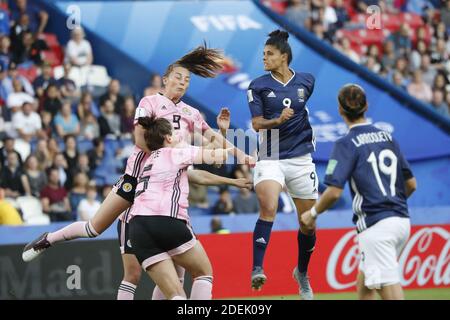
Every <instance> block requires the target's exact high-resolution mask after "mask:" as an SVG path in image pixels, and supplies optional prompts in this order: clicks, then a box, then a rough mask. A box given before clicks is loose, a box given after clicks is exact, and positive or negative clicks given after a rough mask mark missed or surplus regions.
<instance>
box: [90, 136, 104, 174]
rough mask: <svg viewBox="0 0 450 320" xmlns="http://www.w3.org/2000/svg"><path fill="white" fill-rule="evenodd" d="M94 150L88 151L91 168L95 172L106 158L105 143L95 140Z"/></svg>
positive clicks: (98, 139)
mask: <svg viewBox="0 0 450 320" xmlns="http://www.w3.org/2000/svg"><path fill="white" fill-rule="evenodd" d="M92 143H93V145H94V148H93V149H91V150H89V151H88V158H89V167H91V171H95V169H97V167H98V166H99V165H100V164H101V163H102V161H103V159H104V158H105V143H104V142H103V140H101V139H100V138H97V139H94V140H93V142H92Z"/></svg>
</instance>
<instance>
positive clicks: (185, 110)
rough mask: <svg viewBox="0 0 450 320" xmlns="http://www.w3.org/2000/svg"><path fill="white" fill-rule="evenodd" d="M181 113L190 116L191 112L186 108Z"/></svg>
mask: <svg viewBox="0 0 450 320" xmlns="http://www.w3.org/2000/svg"><path fill="white" fill-rule="evenodd" d="M181 111H183V113H184V114H187V115H188V116H190V115H191V114H192V113H191V111H190V110H189V109H188V108H186V107H184V108H183V109H182V110H181Z"/></svg>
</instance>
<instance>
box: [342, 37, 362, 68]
mask: <svg viewBox="0 0 450 320" xmlns="http://www.w3.org/2000/svg"><path fill="white" fill-rule="evenodd" d="M340 43H341V45H340V46H339V47H338V49H339V50H340V51H341V52H342V53H343V54H345V55H346V56H347V57H348V58H350V59H351V60H353V61H354V62H355V63H360V58H359V55H358V54H357V53H356V52H355V51H354V50H353V49H352V48H351V47H350V40H348V38H342V39H341V40H340Z"/></svg>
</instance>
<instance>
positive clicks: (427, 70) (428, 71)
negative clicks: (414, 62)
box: [420, 54, 437, 86]
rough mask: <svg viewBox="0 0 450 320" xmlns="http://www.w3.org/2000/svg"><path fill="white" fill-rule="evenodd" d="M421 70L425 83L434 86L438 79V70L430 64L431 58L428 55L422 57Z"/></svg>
mask: <svg viewBox="0 0 450 320" xmlns="http://www.w3.org/2000/svg"><path fill="white" fill-rule="evenodd" d="M420 70H421V71H422V78H423V81H424V82H425V83H426V84H428V85H430V86H431V85H432V84H433V81H434V79H435V78H436V74H437V71H436V68H435V67H434V66H433V65H431V63H430V56H429V55H428V54H424V55H422V56H421V57H420Z"/></svg>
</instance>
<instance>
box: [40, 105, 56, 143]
mask: <svg viewBox="0 0 450 320" xmlns="http://www.w3.org/2000/svg"><path fill="white" fill-rule="evenodd" d="M41 120H42V130H41V137H42V138H46V139H48V138H50V137H51V136H52V135H53V132H55V130H56V129H55V127H54V125H53V118H52V114H51V113H50V112H47V111H41Z"/></svg>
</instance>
